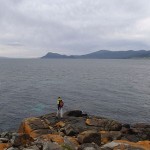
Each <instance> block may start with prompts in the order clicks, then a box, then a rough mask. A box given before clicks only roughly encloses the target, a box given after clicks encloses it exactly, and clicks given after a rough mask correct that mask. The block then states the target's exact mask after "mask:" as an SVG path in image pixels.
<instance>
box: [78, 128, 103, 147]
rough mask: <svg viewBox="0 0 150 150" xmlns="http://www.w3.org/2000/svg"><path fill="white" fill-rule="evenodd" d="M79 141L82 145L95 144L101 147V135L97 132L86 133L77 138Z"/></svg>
mask: <svg viewBox="0 0 150 150" xmlns="http://www.w3.org/2000/svg"><path fill="white" fill-rule="evenodd" d="M77 139H78V142H79V143H81V144H83V143H92V142H94V143H95V144H97V145H101V135H100V133H98V132H96V131H92V130H89V131H84V132H82V133H80V134H79V135H78V136H77Z"/></svg>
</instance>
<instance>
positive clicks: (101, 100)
mask: <svg viewBox="0 0 150 150" xmlns="http://www.w3.org/2000/svg"><path fill="white" fill-rule="evenodd" d="M58 96H61V97H62V99H63V100H64V102H65V106H64V111H68V110H73V109H80V110H82V111H84V112H86V113H88V114H92V115H98V116H103V117H107V118H112V119H115V120H118V121H121V122H123V123H137V122H145V123H150V60H140V59H129V60H128V59H126V60H121V59H119V60H110V59H106V60H105V59H100V60H98V59H87V60H80V59H0V131H5V130H16V129H17V128H18V127H19V125H20V122H21V121H22V120H23V119H24V118H26V117H32V116H40V115H43V114H47V113H51V112H56V108H57V107H56V100H57V97H58Z"/></svg>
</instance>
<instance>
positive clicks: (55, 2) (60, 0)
mask: <svg viewBox="0 0 150 150" xmlns="http://www.w3.org/2000/svg"><path fill="white" fill-rule="evenodd" d="M102 49H107V50H108V49H109V50H129V49H130V50H131V49H133V50H140V49H145V50H150V0H0V56H7V57H39V56H43V55H45V54H46V53H47V52H56V53H60V54H67V55H71V54H87V53H90V52H94V51H98V50H102Z"/></svg>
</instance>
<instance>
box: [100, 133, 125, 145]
mask: <svg viewBox="0 0 150 150" xmlns="http://www.w3.org/2000/svg"><path fill="white" fill-rule="evenodd" d="M100 134H101V143H102V144H106V143H109V142H111V141H113V140H120V139H121V136H122V134H121V132H120V131H100Z"/></svg>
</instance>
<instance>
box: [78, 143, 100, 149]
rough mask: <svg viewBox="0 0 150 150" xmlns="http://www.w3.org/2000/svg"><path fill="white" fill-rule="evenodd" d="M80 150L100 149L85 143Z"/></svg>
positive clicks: (95, 145) (92, 144)
mask: <svg viewBox="0 0 150 150" xmlns="http://www.w3.org/2000/svg"><path fill="white" fill-rule="evenodd" d="M78 150H100V147H99V146H98V145H97V144H94V143H84V144H82V145H81V146H80V147H79V148H78Z"/></svg>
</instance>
